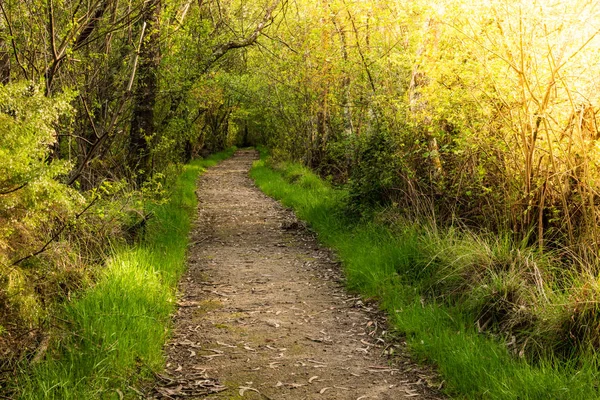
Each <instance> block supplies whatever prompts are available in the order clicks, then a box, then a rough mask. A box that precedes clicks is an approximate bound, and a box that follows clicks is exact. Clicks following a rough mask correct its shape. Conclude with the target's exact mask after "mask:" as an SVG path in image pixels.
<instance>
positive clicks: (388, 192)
mask: <svg viewBox="0 0 600 400" xmlns="http://www.w3.org/2000/svg"><path fill="white" fill-rule="evenodd" d="M357 147H358V149H357V152H356V153H357V156H356V162H355V166H354V167H353V168H352V173H351V175H350V181H349V193H350V194H349V198H350V203H349V205H350V207H351V209H352V210H354V211H358V212H361V211H366V210H371V209H372V208H373V207H375V206H382V205H386V204H389V203H390V202H391V201H392V199H393V192H394V191H395V190H399V189H400V188H401V187H402V186H404V185H403V183H402V182H401V179H402V175H401V168H402V166H401V159H400V156H399V154H398V145H397V144H396V139H395V138H394V137H392V135H391V134H390V133H389V132H387V131H386V130H382V129H378V130H376V131H375V132H373V133H370V134H368V135H365V136H363V137H362V138H360V139H359V140H358V146H357Z"/></svg>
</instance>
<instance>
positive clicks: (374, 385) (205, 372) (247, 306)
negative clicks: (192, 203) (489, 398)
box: [151, 150, 442, 400]
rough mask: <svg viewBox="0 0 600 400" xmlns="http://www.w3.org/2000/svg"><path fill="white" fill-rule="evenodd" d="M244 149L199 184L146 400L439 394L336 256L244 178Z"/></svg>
mask: <svg viewBox="0 0 600 400" xmlns="http://www.w3.org/2000/svg"><path fill="white" fill-rule="evenodd" d="M256 158H257V153H256V152H254V151H250V150H244V151H239V152H237V153H236V155H235V156H234V157H233V158H231V159H229V160H226V161H224V162H222V163H221V164H219V165H218V166H216V167H213V168H211V169H209V170H208V171H207V172H206V173H205V174H204V175H203V176H202V178H201V180H200V182H199V186H198V191H197V194H198V198H199V208H198V217H197V220H196V223H195V226H194V228H193V230H192V236H191V238H190V247H189V254H188V271H187V273H186V274H185V275H184V277H183V279H182V281H181V283H180V287H179V293H180V297H179V298H178V311H177V313H176V315H175V316H174V331H173V335H172V338H171V340H170V342H169V343H168V344H167V347H166V349H165V351H166V354H167V370H166V371H165V373H164V374H163V375H159V376H158V380H157V382H156V383H155V385H156V386H155V387H154V389H153V390H152V395H151V398H156V399H168V398H173V399H175V398H183V397H186V398H206V399H239V398H247V399H336V400H341V399H352V400H359V399H365V400H366V399H401V398H417V399H440V398H442V396H441V395H440V394H439V393H437V391H436V390H435V389H434V388H432V385H433V384H432V382H434V381H436V380H437V379H438V378H436V377H434V376H433V374H432V373H431V372H430V371H428V370H427V369H426V368H423V367H420V366H418V365H416V364H415V363H413V362H412V361H411V360H410V359H409V358H408V356H406V350H405V349H404V348H403V342H402V339H401V338H399V337H397V336H394V335H393V334H390V333H389V331H388V329H387V325H386V323H385V319H384V318H383V317H382V314H381V313H380V312H379V311H378V308H377V306H376V305H375V304H370V303H365V302H363V301H362V300H361V299H360V298H359V297H356V296H354V295H352V294H349V293H348V292H347V291H346V289H345V288H344V285H343V275H342V271H341V267H340V265H339V263H337V262H336V261H335V257H334V255H333V254H332V253H331V252H330V251H329V250H328V249H325V248H323V247H321V246H320V245H319V244H318V242H317V241H316V239H315V238H314V236H313V235H312V234H311V233H310V232H309V231H308V230H307V229H306V228H305V227H304V225H303V224H302V223H301V222H299V221H298V220H297V219H296V218H295V216H294V215H293V213H292V212H291V211H289V210H287V209H285V208H283V207H282V206H281V205H280V204H279V203H277V202H276V201H275V200H273V199H271V198H269V197H267V196H266V195H264V194H263V193H262V192H261V191H260V190H259V189H257V188H256V187H255V186H254V184H253V182H252V180H251V179H250V178H249V177H248V171H249V169H250V168H251V167H252V162H253V160H255V159H256Z"/></svg>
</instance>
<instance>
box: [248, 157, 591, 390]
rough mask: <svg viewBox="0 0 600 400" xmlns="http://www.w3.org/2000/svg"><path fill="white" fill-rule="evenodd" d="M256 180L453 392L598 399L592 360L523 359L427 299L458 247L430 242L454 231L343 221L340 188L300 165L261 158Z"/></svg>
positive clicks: (452, 308) (468, 318) (451, 308)
mask: <svg viewBox="0 0 600 400" xmlns="http://www.w3.org/2000/svg"><path fill="white" fill-rule="evenodd" d="M251 175H252V177H253V178H254V180H255V181H256V183H257V185H258V186H259V187H260V188H261V189H262V190H263V191H264V192H265V193H267V194H268V195H270V196H272V197H274V198H276V199H278V200H280V201H281V202H282V203H283V204H284V205H286V206H289V207H292V208H293V209H294V210H295V212H296V214H297V215H298V217H299V218H301V219H303V220H305V221H307V222H308V223H309V224H310V226H311V227H312V229H314V230H315V231H316V232H317V234H318V236H319V239H320V240H321V241H322V242H323V243H324V244H326V245H327V246H330V247H331V248H333V249H334V250H336V252H337V254H338V256H339V257H340V259H341V261H342V262H343V265H344V268H345V272H346V277H347V282H348V285H349V287H350V288H351V289H352V290H355V291H357V292H360V293H361V294H362V295H363V296H365V297H368V298H376V299H378V300H379V302H380V304H381V307H382V308H383V309H384V310H385V311H386V312H387V313H388V314H389V317H390V322H391V324H392V327H393V328H395V329H396V330H397V331H398V332H400V333H401V334H403V335H404V336H405V337H406V341H407V343H408V345H409V347H410V349H411V351H412V352H413V354H414V355H415V357H416V358H418V359H420V360H422V361H424V362H429V363H432V364H434V365H435V366H436V367H437V369H438V370H439V372H440V374H441V376H442V379H444V381H445V384H444V386H445V390H446V392H447V393H448V394H450V395H453V396H456V397H458V398H468V399H540V400H542V399H544V400H546V399H570V400H574V399H597V398H600V393H599V391H598V378H599V373H598V370H597V366H596V365H597V364H596V362H595V361H594V357H593V356H591V355H589V356H581V357H578V358H577V359H574V358H571V359H570V360H569V361H565V360H562V361H557V360H556V359H552V358H549V357H541V358H538V359H536V360H535V361H531V360H528V359H527V357H521V358H520V357H518V355H515V354H514V353H515V352H514V351H513V350H509V347H508V346H507V345H506V342H504V341H501V340H497V339H496V338H494V337H490V336H489V335H483V334H480V333H478V330H477V329H476V328H475V326H474V324H473V316H472V315H471V314H470V313H469V312H468V311H466V310H465V306H464V304H462V303H458V302H457V304H456V305H452V304H451V303H449V302H443V303H442V302H439V301H436V300H435V297H425V294H424V291H423V287H425V284H424V281H427V276H428V275H429V274H428V272H427V270H428V268H433V266H434V264H436V263H437V260H438V259H439V258H443V257H439V256H440V252H441V251H446V250H448V251H450V250H452V249H453V248H452V247H447V248H443V247H442V248H441V249H442V250H440V248H438V249H437V251H436V250H432V247H431V245H430V243H431V241H433V242H436V241H438V242H440V243H442V242H443V243H446V244H448V242H452V240H450V239H448V237H452V233H451V232H436V231H435V229H428V228H426V227H422V226H417V225H411V224H402V223H400V224H397V225H396V226H394V227H390V226H389V225H388V224H383V223H377V222H373V221H372V222H361V223H356V222H355V221H352V220H350V219H347V218H345V217H344V216H343V211H342V210H343V208H342V207H343V204H344V199H345V197H346V193H345V192H344V191H343V190H339V189H333V188H331V187H330V186H329V185H327V184H326V183H325V182H323V181H322V180H320V179H319V178H318V177H317V176H315V175H314V174H312V173H311V172H310V171H308V170H307V169H305V168H303V167H301V166H298V165H295V164H282V165H279V166H278V167H277V170H274V169H272V168H270V167H269V166H267V165H266V164H265V161H264V157H263V158H262V159H261V161H259V162H257V163H256V164H255V165H254V168H253V169H252V172H251ZM463 239H464V238H463ZM465 240H466V239H464V240H455V242H456V243H454V244H453V246H454V249H456V248H458V247H460V246H464V243H465ZM498 246H499V247H502V246H501V245H500V244H499V245H498ZM465 254H466V255H468V252H467V253H465ZM442 255H443V254H442ZM463 256H465V255H463ZM463 256H460V257H463ZM460 257H458V258H456V259H455V261H457V260H458V259H459V258H460ZM467 258H468V257H467ZM471 258H472V257H471ZM471 261H472V260H471ZM457 263H458V262H457ZM460 263H461V264H462V265H466V264H469V263H466V262H463V261H461V262H460ZM473 263H474V262H473ZM440 271H441V273H442V274H443V272H444V271H443V269H441V270H440ZM438 273H439V271H438ZM451 284H452V283H451V282H450V283H449V285H450V286H449V287H451ZM427 287H431V285H427Z"/></svg>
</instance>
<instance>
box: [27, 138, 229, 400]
mask: <svg viewBox="0 0 600 400" xmlns="http://www.w3.org/2000/svg"><path fill="white" fill-rule="evenodd" d="M232 154H233V149H230V150H228V151H225V152H221V153H218V154H215V155H213V156H210V157H208V158H207V159H199V160H196V161H193V162H192V163H190V164H188V165H186V166H185V167H184V169H183V172H182V173H181V175H180V176H179V178H178V180H177V183H176V184H175V186H174V187H173V189H172V192H171V195H170V197H169V200H168V201H167V202H166V203H165V204H161V205H156V204H151V205H148V208H149V210H148V211H150V212H152V213H153V215H154V218H152V219H151V220H149V222H148V224H147V227H146V234H145V235H144V237H143V238H142V240H141V241H140V243H138V244H136V245H133V246H131V247H127V248H117V249H115V250H114V252H113V254H112V255H111V257H110V258H109V259H108V261H107V263H106V267H105V268H104V269H103V271H102V272H101V274H100V277H99V279H98V281H97V282H96V284H95V285H94V286H93V287H91V288H90V289H89V290H86V291H84V292H83V293H81V294H80V295H79V297H77V298H75V299H74V300H73V301H70V302H69V303H68V304H66V305H65V306H64V307H62V308H61V309H60V310H59V312H58V316H56V317H55V318H54V320H55V321H57V322H56V323H55V324H54V325H55V326H54V327H53V328H52V332H53V335H52V336H53V338H54V339H53V341H52V343H51V345H50V349H49V350H48V353H47V355H46V356H45V358H44V359H43V360H42V361H41V362H40V363H39V364H38V365H36V366H34V367H33V368H32V369H31V370H29V371H26V372H24V373H23V374H22V375H21V376H20V378H19V381H18V382H17V386H18V388H17V389H18V391H19V392H20V398H22V399H99V398H102V399H112V398H114V399H121V398H123V397H125V398H133V397H136V396H137V395H138V393H137V389H135V387H136V386H137V385H139V383H140V382H141V380H142V379H144V378H151V377H152V375H153V372H156V371H159V370H161V369H162V367H163V364H164V358H163V353H162V348H163V345H164V343H165V340H166V339H167V336H168V335H169V330H168V326H169V323H170V322H169V315H170V313H171V312H172V311H173V307H174V299H175V297H174V296H175V288H176V284H177V282H178V279H179V277H180V276H181V274H182V273H183V271H184V268H185V253H186V247H187V241H188V233H189V230H190V226H191V220H192V217H193V215H194V212H195V208H196V196H195V189H196V179H197V177H198V176H199V175H200V174H201V173H202V172H203V171H204V170H205V168H207V167H210V166H212V165H215V164H216V163H217V162H218V161H220V160H222V159H225V158H227V157H229V156H231V155H232Z"/></svg>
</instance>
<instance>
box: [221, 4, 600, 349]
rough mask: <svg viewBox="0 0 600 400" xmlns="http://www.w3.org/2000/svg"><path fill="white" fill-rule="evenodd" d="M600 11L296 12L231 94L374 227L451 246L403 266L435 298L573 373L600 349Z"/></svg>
mask: <svg viewBox="0 0 600 400" xmlns="http://www.w3.org/2000/svg"><path fill="white" fill-rule="evenodd" d="M599 15H600V5H598V4H597V3H596V2H588V1H569V2H565V1H553V0H548V1H533V2H531V1H527V2H525V1H519V0H515V1H509V0H499V1H494V0H491V1H485V2H467V1H460V0H449V1H426V0H424V1H415V2H410V3H402V2H392V1H370V2H349V1H326V2H323V1H322V2H312V3H306V4H300V3H294V4H293V5H292V4H290V5H289V8H288V9H287V13H286V18H284V19H283V20H282V21H281V26H280V28H279V29H278V30H277V31H276V32H272V33H271V34H270V35H269V36H270V40H265V41H263V42H261V46H258V47H256V48H253V50H252V51H251V52H249V56H248V62H247V64H248V67H247V71H248V72H247V74H244V75H241V76H240V77H239V78H237V80H234V81H232V82H230V83H229V85H230V86H231V87H232V88H233V90H235V91H236V92H244V93H245V94H246V95H247V96H246V97H244V100H245V102H244V103H243V107H245V108H246V109H248V110H249V111H248V114H249V115H250V116H251V119H250V121H251V123H252V126H251V133H252V134H254V135H256V136H258V137H260V139H261V140H262V141H264V142H265V143H267V144H268V145H269V147H271V148H272V157H273V159H274V160H276V161H277V160H285V159H291V160H297V161H302V162H303V163H304V164H305V165H307V166H309V167H311V168H312V169H313V170H315V171H317V173H318V174H320V175H321V176H322V177H324V178H326V179H328V180H329V181H331V182H333V183H339V184H343V185H346V188H347V190H348V199H347V208H348V211H350V212H351V213H353V214H354V215H355V216H356V217H357V218H363V221H369V220H372V219H373V218H375V219H382V220H385V221H388V222H389V223H390V224H392V225H393V224H395V222H396V221H404V222H403V224H404V225H412V224H417V225H424V226H428V227H429V228H428V229H429V230H430V231H431V232H434V233H435V236H434V237H432V238H430V239H428V241H429V243H428V244H427V246H425V249H423V251H422V252H421V253H422V257H423V258H422V259H420V258H419V259H414V260H412V259H411V260H410V262H409V264H410V266H409V267H408V270H405V267H403V263H404V261H402V260H401V259H399V260H396V261H395V263H396V264H397V265H398V270H399V273H400V276H411V277H412V279H414V280H415V281H416V282H418V285H419V287H420V288H421V290H422V292H423V295H424V299H425V300H426V301H430V302H434V303H438V302H441V303H444V304H451V305H456V304H460V305H461V307H463V308H464V309H465V312H468V313H469V314H470V315H471V316H472V317H471V318H472V323H473V325H474V326H477V327H478V328H479V329H480V330H481V331H482V332H489V333H492V334H494V335H499V336H500V337H503V338H505V341H506V343H508V344H509V347H510V348H511V349H513V351H514V353H515V356H516V357H529V358H531V359H539V358H540V357H542V358H545V357H549V358H551V359H566V360H569V359H571V357H575V356H576V355H577V354H581V353H586V354H594V353H595V351H596V350H597V348H598V345H599V343H600V341H599V340H598V339H599V338H598V328H599V327H600V325H598V316H599V315H598V307H597V301H598V295H599V291H598V287H599V286H598V282H597V279H598V278H597V275H598V258H597V253H598V238H597V235H598V232H597V230H598V228H597V225H598V224H597V218H598V212H599V208H598V199H597V198H596V196H597V190H598V187H597V184H598V178H600V175H599V172H600V171H598V168H597V166H598V164H597V159H598V154H597V152H598V143H597V138H598V133H599V131H598V125H597V118H596V114H597V112H598V106H599V105H600V103H599V100H600V99H599V97H598V93H600V92H599V91H598V84H599V81H598V76H600V75H599V73H600V64H598V62H597V59H598V54H599V53H598V49H600V36H599V35H598V34H599V32H600V23H599V22H598V21H599V19H598V16H599ZM284 27H285V28H284ZM267 66H268V67H267ZM256 99H260V101H256ZM381 209H383V210H385V211H377V210H381ZM419 240H422V239H419Z"/></svg>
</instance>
